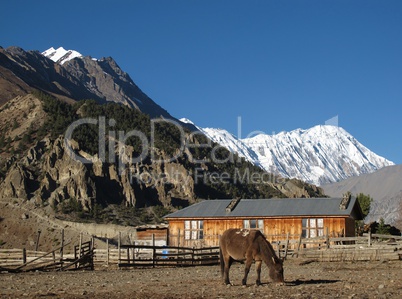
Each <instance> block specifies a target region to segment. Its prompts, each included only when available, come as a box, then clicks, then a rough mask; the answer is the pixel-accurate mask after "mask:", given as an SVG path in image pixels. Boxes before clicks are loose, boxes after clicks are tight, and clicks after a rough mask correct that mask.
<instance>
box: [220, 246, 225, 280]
mask: <svg viewBox="0 0 402 299" xmlns="http://www.w3.org/2000/svg"><path fill="white" fill-rule="evenodd" d="M219 263H220V264H221V276H222V277H223V273H224V271H225V262H224V261H223V254H222V248H221V247H220V246H219Z"/></svg>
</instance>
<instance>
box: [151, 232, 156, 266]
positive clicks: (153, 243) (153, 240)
mask: <svg viewBox="0 0 402 299" xmlns="http://www.w3.org/2000/svg"><path fill="white" fill-rule="evenodd" d="M155 254H156V248H155V234H152V268H155V260H156V255H155Z"/></svg>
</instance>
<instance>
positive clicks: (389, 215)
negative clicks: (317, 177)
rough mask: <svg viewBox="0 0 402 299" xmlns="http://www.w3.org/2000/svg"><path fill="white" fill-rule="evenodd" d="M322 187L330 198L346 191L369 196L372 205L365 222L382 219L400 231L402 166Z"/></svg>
mask: <svg viewBox="0 0 402 299" xmlns="http://www.w3.org/2000/svg"><path fill="white" fill-rule="evenodd" d="M322 187H323V189H324V190H325V193H326V194H328V195H330V196H340V195H342V194H344V193H345V192H347V191H351V192H352V193H353V194H358V193H364V194H369V195H370V196H371V197H372V198H373V203H372V205H371V210H370V213H369V215H368V216H367V218H366V222H372V221H377V222H378V221H379V219H380V218H381V217H382V218H384V220H385V223H389V224H392V225H395V226H397V227H398V228H399V229H402V165H394V166H388V167H384V168H382V169H380V170H378V171H376V172H374V173H370V174H363V175H360V176H358V177H352V178H349V179H347V180H344V181H341V182H337V183H332V184H327V185H323V186H322Z"/></svg>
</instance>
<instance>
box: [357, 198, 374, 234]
mask: <svg viewBox="0 0 402 299" xmlns="http://www.w3.org/2000/svg"><path fill="white" fill-rule="evenodd" d="M356 199H357V201H358V202H359V205H360V207H361V209H362V214H363V219H364V218H366V216H367V215H368V214H369V213H370V206H371V203H372V202H373V198H371V197H370V195H365V194H363V193H359V194H358V195H357V196H356ZM363 227H364V220H357V221H356V233H357V235H361V234H363Z"/></svg>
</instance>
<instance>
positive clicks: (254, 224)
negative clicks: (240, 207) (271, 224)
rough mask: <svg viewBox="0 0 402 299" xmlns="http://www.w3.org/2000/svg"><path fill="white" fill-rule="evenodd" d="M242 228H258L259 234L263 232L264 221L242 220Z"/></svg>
mask: <svg viewBox="0 0 402 299" xmlns="http://www.w3.org/2000/svg"><path fill="white" fill-rule="evenodd" d="M243 228H248V229H250V228H258V229H259V230H260V231H261V232H264V220H262V219H244V220H243Z"/></svg>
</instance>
